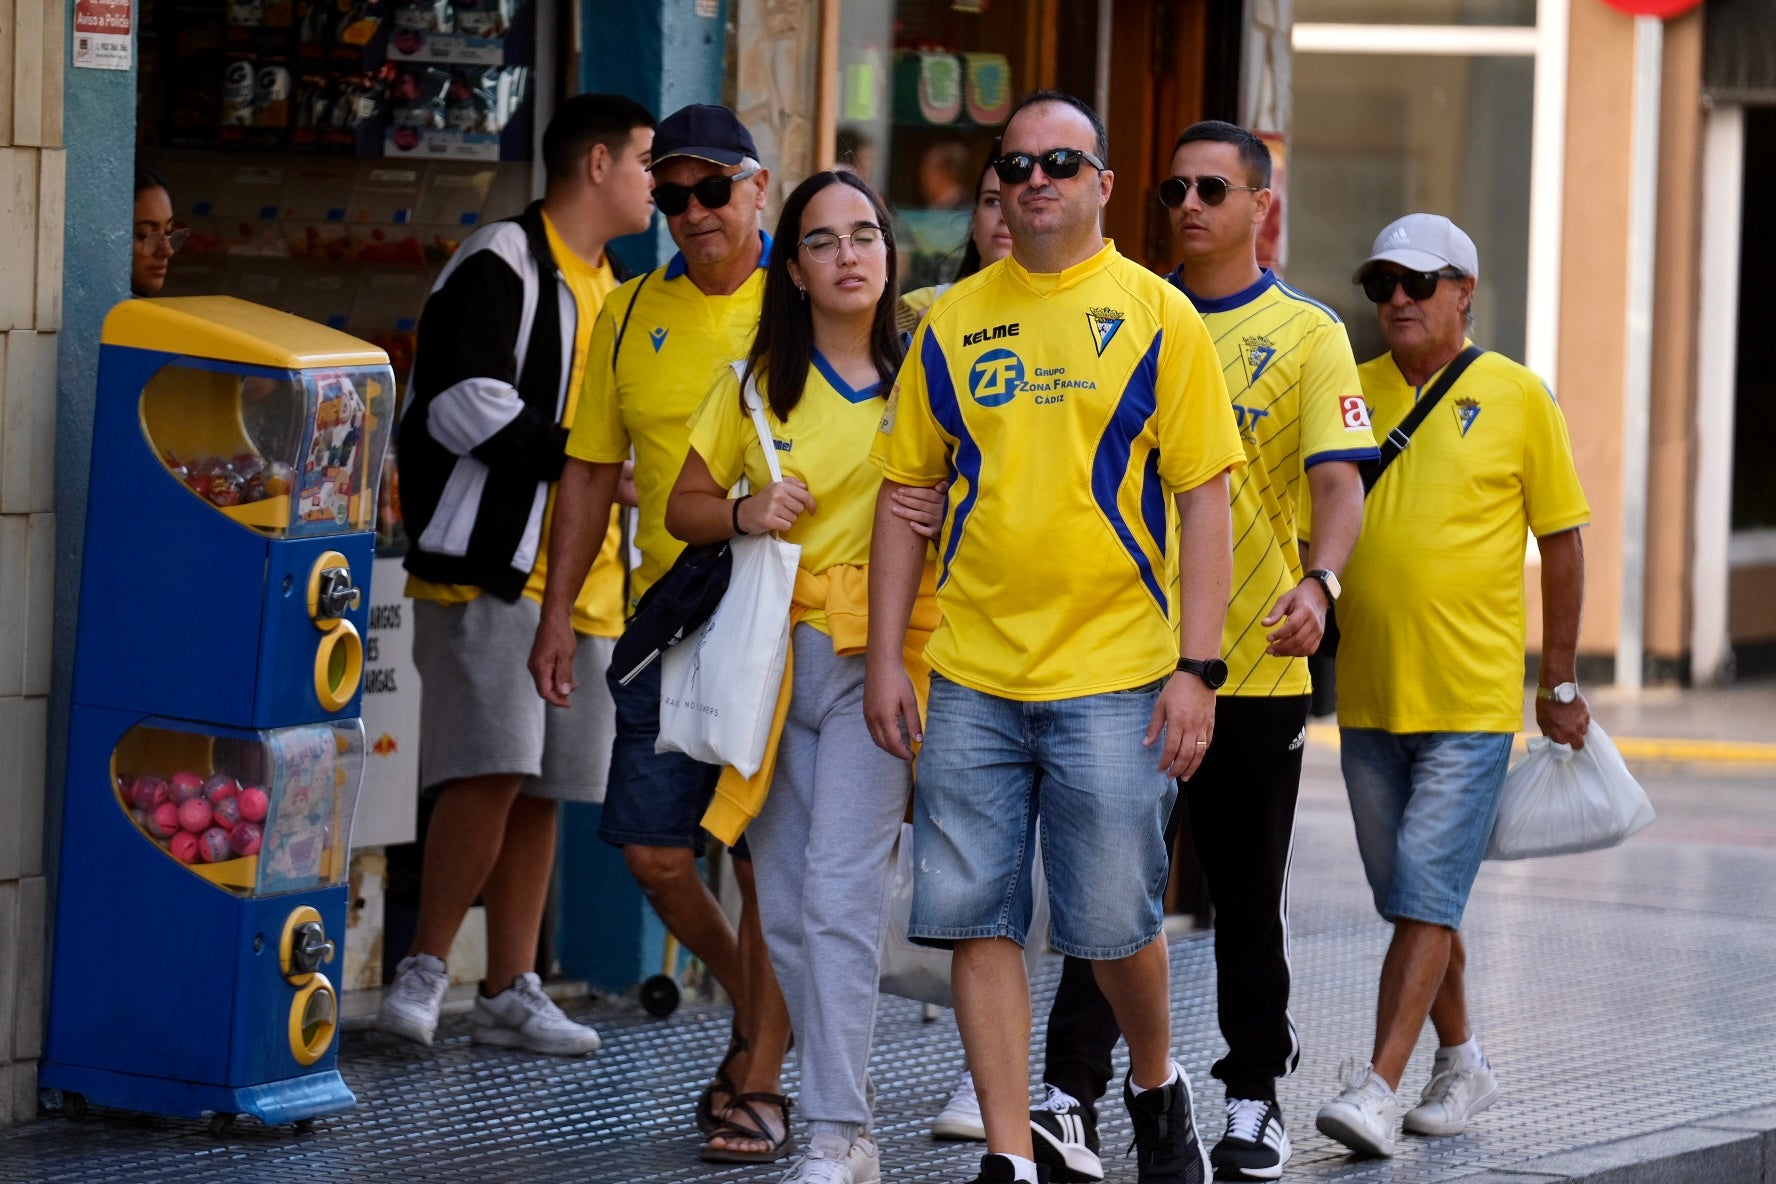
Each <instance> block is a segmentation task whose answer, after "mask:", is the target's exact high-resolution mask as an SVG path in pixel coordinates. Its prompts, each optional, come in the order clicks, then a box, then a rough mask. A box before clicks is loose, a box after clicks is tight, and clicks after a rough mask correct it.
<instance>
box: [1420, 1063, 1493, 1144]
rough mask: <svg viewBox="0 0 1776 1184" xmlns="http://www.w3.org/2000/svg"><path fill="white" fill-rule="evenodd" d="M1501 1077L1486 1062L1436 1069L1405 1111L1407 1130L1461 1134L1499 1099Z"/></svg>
mask: <svg viewBox="0 0 1776 1184" xmlns="http://www.w3.org/2000/svg"><path fill="white" fill-rule="evenodd" d="M1498 1096H1499V1083H1498V1078H1497V1077H1496V1076H1494V1075H1493V1072H1492V1066H1491V1065H1489V1064H1487V1063H1486V1061H1485V1060H1484V1059H1482V1060H1481V1062H1480V1063H1479V1064H1478V1065H1473V1066H1461V1065H1448V1064H1445V1063H1443V1062H1441V1061H1439V1063H1438V1064H1436V1065H1435V1066H1434V1067H1433V1071H1432V1074H1431V1080H1430V1083H1429V1084H1428V1085H1426V1086H1425V1087H1424V1093H1422V1094H1420V1095H1419V1097H1418V1105H1416V1106H1414V1107H1413V1108H1412V1109H1411V1110H1408V1111H1407V1112H1406V1122H1405V1124H1404V1125H1405V1127H1406V1129H1407V1130H1409V1131H1411V1132H1412V1133H1413V1134H1415V1135H1459V1134H1461V1133H1462V1131H1464V1130H1466V1129H1467V1127H1468V1121H1469V1120H1470V1119H1472V1118H1473V1117H1474V1116H1475V1115H1476V1114H1478V1113H1480V1112H1481V1111H1482V1110H1484V1109H1486V1108H1487V1107H1488V1106H1490V1105H1492V1104H1493V1103H1494V1102H1496V1101H1497V1100H1498Z"/></svg>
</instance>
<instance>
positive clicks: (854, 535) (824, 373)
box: [690, 352, 885, 635]
mask: <svg viewBox="0 0 1776 1184" xmlns="http://www.w3.org/2000/svg"><path fill="white" fill-rule="evenodd" d="M767 379H768V376H767ZM766 385H767V384H766V383H765V382H761V383H760V384H759V394H760V396H761V397H762V396H764V394H765V387H766ZM884 402H885V394H884V392H883V391H882V389H881V384H879V383H872V384H871V385H870V386H867V387H864V388H863V389H862V390H858V389H856V388H854V387H852V386H851V384H850V383H848V382H846V381H845V379H844V378H843V377H842V376H841V375H840V374H839V373H838V371H836V370H834V369H833V368H832V366H831V364H830V363H828V362H827V360H826V359H825V358H824V357H822V356H821V355H820V354H819V353H818V352H816V353H815V354H814V364H813V365H812V366H810V367H809V368H808V379H807V383H806V384H805V385H804V386H803V388H802V398H801V401H800V402H799V403H797V404H796V407H795V410H794V411H791V412H790V413H789V418H788V419H787V420H779V419H778V418H777V416H776V414H775V413H774V412H773V411H772V410H771V407H770V404H769V402H767V403H766V404H765V422H766V424H767V425H768V426H769V427H770V429H771V443H772V444H773V446H774V447H775V450H776V453H777V464H778V467H779V468H781V469H782V470H783V475H784V476H785V477H790V476H794V477H799V478H801V479H802V481H804V482H805V483H806V484H807V486H808V492H810V493H812V494H813V495H814V509H813V510H812V511H811V512H809V513H806V514H803V515H801V517H799V518H797V519H796V521H795V525H794V526H792V527H790V528H789V529H788V530H786V531H784V532H783V539H784V541H785V542H791V543H800V544H801V547H802V560H801V565H802V567H803V568H804V569H805V570H806V571H808V572H810V573H812V574H814V575H818V574H820V573H821V572H823V571H825V570H826V569H827V568H829V567H832V566H834V565H835V564H840V563H845V564H856V565H862V564H865V563H868V562H869V555H870V530H871V528H872V527H873V526H874V525H875V519H876V493H877V491H878V490H879V489H880V488H881V486H882V472H881V470H880V469H878V468H876V466H874V465H872V464H870V463H869V452H870V444H871V443H872V442H873V441H874V439H875V435H876V426H877V425H878V424H879V423H880V422H881V419H882V407H883V404H884ZM690 446H691V448H692V449H694V450H695V451H696V453H697V455H698V456H701V457H702V458H703V461H704V463H705V464H707V465H708V466H709V474H710V476H712V477H714V478H715V480H716V483H717V484H718V485H722V486H726V487H730V488H731V487H732V486H733V485H734V483H735V482H737V481H738V480H740V478H741V476H743V475H744V476H745V478H746V480H747V482H748V483H749V484H750V485H751V487H752V488H753V489H755V490H757V489H763V488H764V487H765V486H766V485H769V484H770V482H771V470H770V469H769V468H767V467H766V465H765V454H764V450H763V447H762V446H761V445H760V443H759V437H758V429H757V428H755V427H754V426H753V423H752V416H751V415H750V414H749V413H748V412H747V411H746V410H745V409H744V408H742V407H741V405H740V377H739V375H738V374H736V373H735V372H734V370H733V369H732V368H731V367H730V368H729V369H728V370H727V371H726V372H725V373H724V374H723V375H722V377H721V378H720V379H718V380H717V381H716V384H715V387H714V389H713V390H711V391H710V392H709V397H708V398H707V399H705V400H704V401H703V405H702V406H701V407H699V408H698V409H697V413H696V415H695V417H693V418H692V420H691V445H690ZM807 623H808V624H810V625H813V626H814V627H815V628H816V629H818V630H820V631H821V632H822V633H826V634H829V635H830V634H831V632H832V630H831V628H830V627H829V626H828V625H827V621H826V614H825V613H816V614H812V615H810V616H809V617H808V618H807Z"/></svg>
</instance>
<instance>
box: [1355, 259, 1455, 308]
mask: <svg viewBox="0 0 1776 1184" xmlns="http://www.w3.org/2000/svg"><path fill="white" fill-rule="evenodd" d="M1461 278H1462V273H1461V272H1459V271H1457V270H1455V268H1453V267H1450V268H1445V269H1444V270H1442V271H1379V270H1377V271H1372V272H1370V273H1369V274H1368V275H1366V276H1364V277H1363V278H1362V279H1361V280H1359V281H1358V282H1359V283H1361V284H1362V285H1363V295H1365V296H1367V297H1369V299H1370V300H1371V301H1373V302H1374V303H1376V304H1386V303H1387V302H1388V301H1390V300H1392V299H1393V298H1394V289H1395V288H1405V289H1406V296H1407V298H1408V299H1411V300H1429V299H1430V298H1431V293H1433V292H1435V291H1436V290H1437V285H1438V284H1439V283H1441V282H1442V281H1443V280H1459V279H1461Z"/></svg>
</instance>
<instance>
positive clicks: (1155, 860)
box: [908, 675, 1178, 959]
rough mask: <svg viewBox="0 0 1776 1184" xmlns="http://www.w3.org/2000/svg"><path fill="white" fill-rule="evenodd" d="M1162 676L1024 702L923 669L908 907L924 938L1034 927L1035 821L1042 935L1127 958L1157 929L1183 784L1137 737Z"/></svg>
mask: <svg viewBox="0 0 1776 1184" xmlns="http://www.w3.org/2000/svg"><path fill="white" fill-rule="evenodd" d="M1164 685H1165V684H1164V683H1163V682H1155V683H1152V684H1149V685H1147V686H1143V687H1138V688H1136V689H1134V690H1128V691H1116V692H1112V693H1109V694H1100V695H1088V696H1084V697H1081V698H1076V699H1057V700H1053V701H1049V702H1043V703H1025V702H1019V701H1017V700H1014V699H1002V698H999V697H998V696H995V695H988V694H983V693H982V692H980V691H974V690H970V689H968V688H967V687H963V686H958V685H957V684H955V683H953V682H950V681H949V680H947V679H945V678H942V677H940V676H938V675H933V676H932V678H931V700H930V705H929V707H928V709H927V712H926V719H925V744H924V747H923V748H922V749H921V750H920V753H919V762H918V767H917V786H916V789H915V791H914V794H913V860H914V866H915V868H916V869H917V870H916V874H915V875H914V879H913V913H912V922H911V924H910V925H909V927H908V934H909V936H911V937H912V938H913V939H915V940H917V941H920V942H922V943H924V944H926V945H940V946H942V945H949V944H950V943H952V942H956V941H967V940H973V939H978V938H994V937H1008V938H1010V939H1011V940H1013V941H1015V942H1017V943H1018V944H1019V945H1022V944H1023V943H1024V940H1025V938H1026V937H1027V936H1028V935H1029V928H1030V915H1031V906H1032V900H1031V869H1032V865H1033V862H1034V860H1035V843H1034V839H1035V836H1036V834H1037V833H1038V832H1037V825H1036V824H1037V822H1038V821H1040V822H1041V824H1042V827H1041V831H1040V833H1041V836H1042V863H1043V868H1044V870H1045V872H1046V873H1047V876H1048V901H1049V912H1050V916H1051V922H1050V940H1051V941H1052V943H1053V945H1054V948H1055V949H1056V950H1058V951H1060V952H1061V953H1063V954H1070V955H1072V956H1074V957H1077V958H1092V959H1111V958H1126V957H1128V956H1129V955H1131V954H1134V953H1136V952H1138V951H1139V950H1141V949H1142V947H1144V946H1146V945H1147V944H1148V943H1149V942H1151V941H1152V940H1153V939H1154V937H1156V936H1157V935H1158V934H1159V930H1160V924H1161V922H1162V921H1163V920H1164V893H1165V885H1166V876H1167V870H1168V867H1167V859H1166V845H1165V838H1164V835H1165V825H1166V819H1167V817H1168V816H1170V814H1171V811H1172V803H1173V802H1174V801H1175V800H1176V798H1177V796H1178V788H1177V783H1176V782H1175V781H1173V780H1172V779H1171V778H1170V777H1167V776H1166V775H1165V774H1164V773H1162V772H1160V770H1159V753H1160V745H1159V744H1155V745H1153V746H1152V747H1151V748H1149V747H1146V746H1144V745H1143V744H1142V743H1141V740H1142V738H1143V737H1144V736H1145V735H1146V732H1147V722H1148V720H1149V719H1150V718H1151V717H1152V715H1153V705H1154V703H1155V702H1157V701H1158V699H1159V692H1160V690H1161V688H1162V687H1163V686H1164Z"/></svg>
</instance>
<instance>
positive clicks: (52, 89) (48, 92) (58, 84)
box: [15, 0, 147, 234]
mask: <svg viewBox="0 0 1776 1184" xmlns="http://www.w3.org/2000/svg"><path fill="white" fill-rule="evenodd" d="M26 2H28V0H15V3H26ZM42 3H43V10H44V19H43V51H42V52H43V57H42V66H43V123H42V126H41V127H40V128H39V131H40V132H41V133H42V134H41V136H40V137H39V139H38V141H37V142H38V143H39V144H42V145H43V146H44V147H45V148H60V147H61V146H62V74H63V71H64V70H66V69H67V61H68V51H67V42H68V36H67V12H66V10H65V9H64V8H63V7H62V5H61V4H58V3H56V2H55V0H42ZM145 7H147V6H146V5H144V4H142V3H140V0H138V3H137V5H136V20H137V21H138V22H140V21H141V19H142V9H143V8H145ZM58 234H59V231H58Z"/></svg>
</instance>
